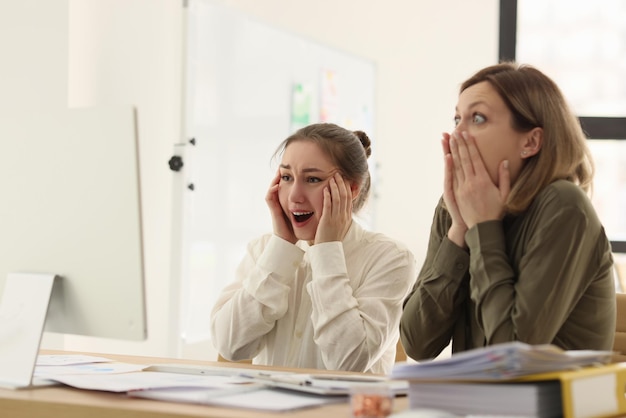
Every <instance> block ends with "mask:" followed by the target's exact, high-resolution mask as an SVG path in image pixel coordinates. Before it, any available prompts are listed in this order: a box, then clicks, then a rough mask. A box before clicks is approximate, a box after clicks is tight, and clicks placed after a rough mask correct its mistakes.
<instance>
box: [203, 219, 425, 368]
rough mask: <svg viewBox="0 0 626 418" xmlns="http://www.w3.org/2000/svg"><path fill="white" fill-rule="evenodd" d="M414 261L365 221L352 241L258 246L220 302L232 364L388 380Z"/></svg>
mask: <svg viewBox="0 0 626 418" xmlns="http://www.w3.org/2000/svg"><path fill="white" fill-rule="evenodd" d="M415 279H416V265H415V259H414V256H413V254H412V253H411V252H410V251H409V250H408V249H407V248H406V247H405V246H404V245H402V244H400V243H399V242H397V241H395V240H392V239H390V238H388V237H386V236H384V235H382V234H379V233H374V232H370V231H366V230H365V229H363V228H362V227H361V226H360V225H358V224H357V222H356V221H353V222H352V225H351V227H350V230H349V231H348V233H347V234H346V237H345V238H344V240H343V242H339V241H336V242H328V243H323V244H317V245H313V246H309V245H308V244H307V243H306V242H303V241H298V243H297V244H296V245H293V244H291V243H289V242H287V241H285V240H283V239H281V238H278V237H277V236H275V235H271V234H267V235H264V236H262V237H260V238H258V239H256V240H254V241H252V242H251V243H250V244H249V245H248V248H247V254H246V256H245V257H244V259H243V260H242V262H241V264H240V265H239V267H238V269H237V273H236V279H235V281H234V282H232V283H231V284H229V285H228V286H226V287H225V288H224V289H223V290H222V292H221V294H220V295H219V297H218V299H217V302H216V304H215V306H214V307H213V310H212V313H211V333H212V338H213V342H214V344H215V347H216V348H217V351H218V352H219V353H220V354H221V355H222V356H223V357H224V358H226V359H229V360H243V359H251V358H252V359H253V363H255V364H264V365H272V366H282V367H298V368H317V369H328V370H351V371H360V372H372V373H382V374H388V373H390V372H391V368H392V367H393V363H394V361H395V353H396V343H397V340H398V337H399V322H400V316H401V314H402V303H403V301H404V299H405V297H406V296H407V295H408V293H409V291H410V290H411V288H412V286H413V283H414V282H415Z"/></svg>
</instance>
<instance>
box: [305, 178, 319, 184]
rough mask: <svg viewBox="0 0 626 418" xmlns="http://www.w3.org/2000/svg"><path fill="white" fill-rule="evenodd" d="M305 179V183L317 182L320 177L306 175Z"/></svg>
mask: <svg viewBox="0 0 626 418" xmlns="http://www.w3.org/2000/svg"><path fill="white" fill-rule="evenodd" d="M306 181H307V183H319V182H320V181H322V179H320V178H319V177H307V179H306Z"/></svg>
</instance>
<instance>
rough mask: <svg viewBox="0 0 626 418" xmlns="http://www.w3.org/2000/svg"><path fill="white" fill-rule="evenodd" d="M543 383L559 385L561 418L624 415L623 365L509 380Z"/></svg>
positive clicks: (625, 379) (625, 373) (625, 381)
mask: <svg viewBox="0 0 626 418" xmlns="http://www.w3.org/2000/svg"><path fill="white" fill-rule="evenodd" d="M544 380H558V381H560V382H561V398H562V403H563V416H564V417H565V418H582V417H612V416H618V415H624V414H626V393H625V392H626V362H624V363H612V364H606V365H601V366H590V367H584V368H580V369H578V370H570V371H561V372H551V373H541V374H534V375H529V376H524V377H520V378H516V379H514V380H512V381H514V382H536V381H544Z"/></svg>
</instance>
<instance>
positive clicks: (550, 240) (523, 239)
mask: <svg viewBox="0 0 626 418" xmlns="http://www.w3.org/2000/svg"><path fill="white" fill-rule="evenodd" d="M451 222H452V221H451V218H450V215H449V214H448V212H447V210H446V209H445V207H444V205H443V200H440V202H439V205H438V206H437V209H436V211H435V217H434V221H433V225H432V229H431V234H430V241H429V244H428V253H427V255H426V260H425V262H424V265H423V266H422V269H421V271H420V273H419V276H418V278H417V281H416V283H415V285H414V288H413V290H412V292H411V294H409V296H408V297H407V299H406V300H405V305H404V310H403V314H402V320H401V323H400V335H401V339H402V344H403V345H404V348H405V350H406V352H407V354H408V355H409V357H411V358H413V359H415V360H423V359H430V358H434V357H436V356H437V355H438V354H439V353H440V352H441V351H442V350H443V349H444V348H445V347H446V346H448V344H449V343H450V339H451V338H452V352H458V351H464V350H469V349H472V348H477V347H483V346H486V345H491V344H496V343H502V342H507V341H514V340H517V341H522V342H525V343H528V344H544V343H552V344H555V345H557V346H559V347H561V348H563V349H567V350H573V349H597V350H610V349H612V347H613V336H614V333H615V282H614V276H613V258H612V254H611V247H610V243H609V241H608V239H607V237H606V235H605V232H604V228H603V227H602V224H601V223H600V221H599V219H598V217H597V215H596V212H595V210H594V208H593V206H592V204H591V202H590V200H589V198H588V197H587V196H586V195H585V193H584V192H583V191H582V189H580V187H578V186H576V185H575V184H573V183H572V182H569V181H565V180H558V181H556V182H554V183H552V184H551V185H549V186H547V187H546V188H545V189H544V190H543V191H541V192H540V193H539V195H537V197H536V198H535V200H534V201H533V203H532V204H531V205H530V206H529V208H528V209H527V210H526V212H524V213H523V214H521V215H517V216H506V217H505V218H504V219H503V220H502V221H488V222H482V223H479V224H477V225H475V226H474V227H472V228H471V229H469V230H468V231H467V233H466V235H465V241H466V243H467V246H468V249H463V248H460V247H459V246H457V245H455V244H454V243H452V241H450V240H449V239H448V238H447V233H448V229H449V228H450V225H451Z"/></svg>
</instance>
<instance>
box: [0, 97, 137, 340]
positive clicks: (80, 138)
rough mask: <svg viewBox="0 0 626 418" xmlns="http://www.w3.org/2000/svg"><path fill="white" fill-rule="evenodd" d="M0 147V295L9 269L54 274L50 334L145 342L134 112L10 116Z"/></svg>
mask: <svg viewBox="0 0 626 418" xmlns="http://www.w3.org/2000/svg"><path fill="white" fill-rule="evenodd" d="M0 144H1V146H0V149H1V150H2V151H1V155H2V157H1V161H0V199H1V202H0V208H1V209H0V296H1V295H2V292H3V290H4V285H5V281H6V280H7V277H8V275H9V274H11V273H35V274H52V275H56V276H57V277H58V278H57V279H56V280H55V284H54V287H53V290H52V296H51V299H50V306H49V309H48V314H47V320H46V328H45V329H46V330H47V331H51V332H58V333H65V334H77V335H88V336H96V337H104V338H112V339H124V340H144V339H145V338H146V336H147V326H146V313H145V312H146V308H145V294H144V266H143V245H142V222H141V219H142V216H141V199H140V182H139V162H138V142H137V127H136V114H135V111H134V109H133V108H132V107H130V106H129V107H123V108H88V109H45V110H43V109H39V110H24V111H12V112H11V113H10V114H9V115H7V114H3V115H1V116H0ZM18 309H19V308H18ZM0 316H1V315H0ZM3 319H4V322H6V321H7V320H8V319H7V318H1V317H0V340H1V339H2V338H3V337H2V335H3V334H2V323H3ZM37 344H39V342H38V343H37ZM0 345H2V341H0Z"/></svg>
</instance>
